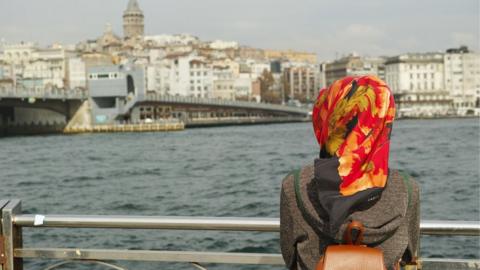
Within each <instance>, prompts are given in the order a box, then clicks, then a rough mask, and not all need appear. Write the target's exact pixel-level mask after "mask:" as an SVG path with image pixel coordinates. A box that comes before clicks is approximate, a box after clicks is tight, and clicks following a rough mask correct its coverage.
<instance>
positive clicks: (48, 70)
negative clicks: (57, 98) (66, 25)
mask: <svg viewBox="0 0 480 270" xmlns="http://www.w3.org/2000/svg"><path fill="white" fill-rule="evenodd" d="M66 59H67V57H66V52H65V50H64V49H63V48H47V49H39V50H37V51H34V52H33V53H32V56H31V60H30V61H29V62H27V63H25V64H24V70H23V73H22V82H23V85H24V86H25V87H27V88H29V87H30V88H65V79H66Z"/></svg>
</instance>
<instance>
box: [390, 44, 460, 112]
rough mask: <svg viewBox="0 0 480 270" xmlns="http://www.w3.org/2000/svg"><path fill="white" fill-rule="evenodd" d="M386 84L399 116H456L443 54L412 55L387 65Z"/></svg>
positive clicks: (394, 60) (403, 56) (392, 58)
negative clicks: (392, 94) (390, 91)
mask: <svg viewBox="0 0 480 270" xmlns="http://www.w3.org/2000/svg"><path fill="white" fill-rule="evenodd" d="M385 75H386V83H387V84H388V85H389V86H390V88H391V89H392V91H393V93H394V95H395V98H396V102H397V113H398V115H399V116H405V117H433V116H444V115H448V114H452V113H453V112H452V99H451V98H450V96H449V92H448V90H447V89H446V87H445V84H444V63H443V54H442V53H409V54H403V55H399V56H395V57H391V58H389V59H388V60H387V62H386V72H385Z"/></svg>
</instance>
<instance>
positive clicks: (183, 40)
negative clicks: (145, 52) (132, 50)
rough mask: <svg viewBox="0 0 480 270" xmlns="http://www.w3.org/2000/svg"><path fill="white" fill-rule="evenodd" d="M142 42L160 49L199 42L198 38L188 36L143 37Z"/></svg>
mask: <svg viewBox="0 0 480 270" xmlns="http://www.w3.org/2000/svg"><path fill="white" fill-rule="evenodd" d="M144 41H145V42H146V43H147V44H150V45H154V46H160V47H162V46H169V45H170V46H171V45H193V44H198V43H199V42H200V40H199V39H198V37H195V36H192V35H189V34H178V35H154V36H145V37H144Z"/></svg>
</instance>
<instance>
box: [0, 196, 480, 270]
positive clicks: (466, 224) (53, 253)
mask: <svg viewBox="0 0 480 270" xmlns="http://www.w3.org/2000/svg"><path fill="white" fill-rule="evenodd" d="M0 209H1V212H2V224H1V225H2V226H1V227H0V228H2V230H1V235H2V236H3V238H0V239H3V242H4V247H5V249H4V252H3V253H2V252H1V249H0V265H2V264H1V262H2V259H1V258H2V257H1V255H2V254H3V255H4V257H3V258H5V259H4V260H3V266H4V268H3V269H2V268H1V267H0V269H1V270H16V269H21V266H22V260H23V259H25V258H36V259H39V258H41V259H61V260H67V262H64V263H58V264H56V265H57V266H60V265H63V264H66V263H70V262H71V260H75V261H82V262H95V263H102V264H103V265H106V266H110V267H112V268H114V269H123V268H121V267H119V266H116V265H113V264H109V263H106V262H101V261H103V260H120V261H121V260H130V261H157V262H159V261H163V262H186V263H195V264H194V266H195V267H196V268H199V269H205V268H204V267H202V266H201V265H199V263H221V264H255V265H262V264H268V265H283V264H284V262H283V259H282V257H281V255H280V254H265V253H236V252H235V253H233V252H196V251H163V250H115V249H71V248H24V247H22V241H21V237H22V228H23V227H48V228H105V229H161V230H216V231H255V232H278V231H279V229H280V221H279V219H277V218H225V217H222V218H220V217H163V216H94V215H24V214H21V204H20V201H19V200H10V201H6V200H3V201H2V200H0ZM420 231H421V234H422V235H464V236H480V222H479V221H422V222H421V224H420ZM99 261H100V262H99ZM421 262H422V263H423V266H424V269H436V268H428V267H429V265H430V266H431V267H438V265H448V267H450V268H449V269H479V268H480V260H464V259H447V260H446V259H440V260H439V259H429V258H426V259H421ZM107 264H109V265H107ZM55 267H56V266H55V265H53V266H50V267H49V268H47V269H53V268H55ZM425 267H426V268H425Z"/></svg>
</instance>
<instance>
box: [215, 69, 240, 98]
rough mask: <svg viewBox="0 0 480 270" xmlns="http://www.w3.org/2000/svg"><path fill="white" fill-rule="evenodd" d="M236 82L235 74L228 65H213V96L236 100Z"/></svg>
mask: <svg viewBox="0 0 480 270" xmlns="http://www.w3.org/2000/svg"><path fill="white" fill-rule="evenodd" d="M234 84H235V78H234V74H233V71H232V70H231V69H230V68H229V67H228V66H213V91H212V97H213V98H219V99H227V100H235V88H234Z"/></svg>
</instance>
